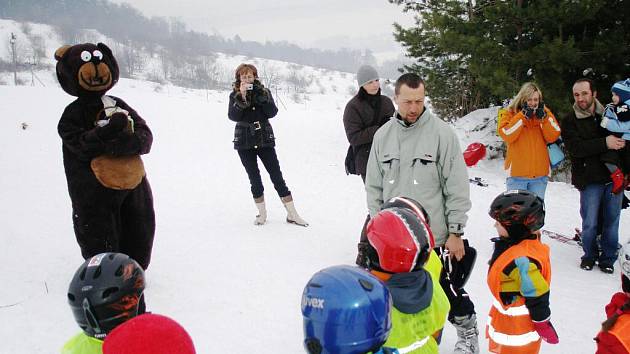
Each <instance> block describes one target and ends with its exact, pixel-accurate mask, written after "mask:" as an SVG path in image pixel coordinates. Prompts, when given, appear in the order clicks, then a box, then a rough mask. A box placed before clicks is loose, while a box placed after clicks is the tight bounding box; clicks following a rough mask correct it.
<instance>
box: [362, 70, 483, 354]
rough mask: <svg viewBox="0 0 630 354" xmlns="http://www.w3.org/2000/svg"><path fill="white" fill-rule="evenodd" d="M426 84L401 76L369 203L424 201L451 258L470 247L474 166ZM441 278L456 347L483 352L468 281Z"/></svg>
mask: <svg viewBox="0 0 630 354" xmlns="http://www.w3.org/2000/svg"><path fill="white" fill-rule="evenodd" d="M424 88H425V86H424V81H423V80H422V79H421V78H420V77H419V76H418V75H416V74H412V73H407V74H403V75H402V76H401V77H400V78H398V80H397V81H396V85H395V96H394V102H395V103H396V105H397V106H398V110H397V111H396V113H395V114H394V116H393V117H392V118H391V119H390V120H389V122H387V123H385V125H383V126H382V127H381V128H380V129H379V130H378V131H377V132H376V134H375V135H374V140H373V142H372V148H371V150H370V156H369V159H368V164H367V175H366V179H365V189H366V193H367V204H368V208H369V211H370V216H372V217H373V216H375V215H376V214H377V213H378V212H379V211H380V210H381V206H382V204H383V202H384V201H386V200H389V199H390V198H392V197H397V196H404V197H408V198H412V199H415V200H417V201H419V202H420V203H421V204H422V205H423V206H424V207H425V208H426V210H427V212H428V214H429V218H430V226H431V230H433V235H434V237H435V245H436V248H440V247H441V248H442V251H443V253H444V254H448V255H449V256H450V258H449V257H441V258H442V260H443V261H444V263H449V264H450V263H451V259H453V258H454V259H453V261H455V262H457V261H461V260H463V259H464V256H465V254H466V249H467V242H464V240H462V236H463V233H464V226H465V225H466V220H467V218H468V217H467V216H466V213H467V212H468V210H470V208H471V201H470V190H469V182H468V172H467V171H466V164H465V162H464V158H463V155H462V151H461V148H460V146H459V141H458V139H457V136H456V135H455V132H454V131H453V130H452V129H451V128H450V127H449V126H448V125H447V124H446V123H445V122H444V121H442V120H440V119H439V118H437V117H436V116H434V115H433V114H432V113H431V111H429V110H428V109H427V108H426V107H425V105H424V97H425V93H424ZM473 263H474V261H473ZM471 267H472V265H471ZM445 269H447V270H448V269H449V267H448V264H445ZM440 283H441V285H442V287H443V288H444V290H445V292H446V293H447V296H448V298H449V301H450V303H451V312H450V313H449V321H450V322H451V323H452V324H453V325H454V326H455V327H456V329H457V334H458V341H457V343H456V346H455V351H454V353H478V352H479V343H478V334H479V331H478V329H477V319H476V315H475V310H474V305H473V303H472V302H471V301H470V298H469V297H468V294H467V293H466V291H465V290H464V289H463V285H462V287H461V288H460V287H454V286H453V284H452V281H451V280H450V278H449V276H448V271H445V272H442V279H441V280H440ZM447 290H449V291H447ZM453 290H454V291H453Z"/></svg>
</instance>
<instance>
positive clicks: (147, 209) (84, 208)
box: [55, 43, 155, 269]
mask: <svg viewBox="0 0 630 354" xmlns="http://www.w3.org/2000/svg"><path fill="white" fill-rule="evenodd" d="M55 59H56V60H57V79H58V80H59V83H60V84H61V87H62V88H63V90H64V91H66V92H67V93H68V94H70V95H72V96H76V97H77V99H76V100H75V101H73V102H72V103H70V104H69V105H68V106H67V107H66V109H65V110H64V112H63V115H62V116H61V119H60V120H59V125H58V127H57V130H58V132H59V136H60V137H61V140H62V142H63V164H64V168H65V172H66V179H67V182H68V192H69V194H70V199H71V200H72V221H73V224H74V232H75V236H76V239H77V242H78V243H79V246H80V247H81V254H82V255H83V257H84V258H85V259H88V258H90V257H92V256H95V255H97V254H99V253H104V252H120V253H124V254H126V255H128V256H130V257H131V258H133V259H134V260H136V261H137V262H138V263H139V264H140V265H141V266H142V268H143V269H146V268H147V267H148V266H149V262H150V260H151V250H152V247H153V236H154V233H155V214H154V211H153V195H152V192H151V187H150V186H149V181H148V180H147V178H146V174H145V171H144V165H143V163H142V160H141V159H140V155H143V154H147V153H149V151H150V150H151V144H152V142H153V135H152V133H151V130H150V129H149V127H148V126H147V124H146V122H145V121H144V119H142V117H140V116H139V115H138V113H136V111H135V110H133V108H131V107H130V106H128V105H127V104H126V103H125V102H124V101H123V100H121V99H120V98H117V97H113V96H107V95H105V92H107V91H108V90H109V89H111V88H112V87H113V86H114V85H115V84H116V82H117V81H118V74H119V70H118V63H117V62H116V59H115V58H114V56H113V55H112V52H111V50H110V49H109V48H108V47H107V46H106V45H105V44H103V43H98V44H92V43H85V44H77V45H74V46H63V47H61V48H59V49H57V51H56V52H55Z"/></svg>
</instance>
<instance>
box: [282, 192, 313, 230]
mask: <svg viewBox="0 0 630 354" xmlns="http://www.w3.org/2000/svg"><path fill="white" fill-rule="evenodd" d="M280 199H282V203H284V207H285V208H286V209H287V222H288V223H289V224H296V225H300V226H304V227H306V226H308V223H307V222H306V220H304V219H302V217H301V216H300V214H298V212H297V210H295V205H294V204H293V197H291V195H287V196H286V197H282V198H280Z"/></svg>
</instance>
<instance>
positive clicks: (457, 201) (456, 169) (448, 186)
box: [439, 127, 472, 233]
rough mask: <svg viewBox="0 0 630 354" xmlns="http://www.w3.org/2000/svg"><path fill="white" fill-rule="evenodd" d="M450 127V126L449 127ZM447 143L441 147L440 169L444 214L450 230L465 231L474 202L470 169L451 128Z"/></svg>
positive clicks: (450, 231)
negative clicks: (471, 193)
mask: <svg viewBox="0 0 630 354" xmlns="http://www.w3.org/2000/svg"><path fill="white" fill-rule="evenodd" d="M449 129H450V127H449ZM449 133H450V134H449V135H448V136H446V137H445V138H446V139H445V140H446V141H445V143H446V144H443V145H442V147H440V150H442V151H440V156H441V157H440V160H439V164H440V166H439V171H440V180H441V183H442V194H443V196H444V214H445V216H446V223H447V225H448V232H449V233H452V232H456V233H457V232H463V228H464V226H466V221H467V220H468V216H467V215H466V213H468V211H469V210H470V208H471V206H472V203H471V201H470V183H469V181H468V171H467V169H466V163H465V162H464V157H463V155H462V151H461V148H460V146H459V141H458V139H457V136H456V135H455V133H454V132H453V131H452V130H451V131H450V132H449Z"/></svg>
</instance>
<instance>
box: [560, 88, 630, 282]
mask: <svg viewBox="0 0 630 354" xmlns="http://www.w3.org/2000/svg"><path fill="white" fill-rule="evenodd" d="M596 97H597V91H593V82H592V81H591V80H588V79H579V80H577V81H576V82H575V84H574V85H573V98H574V99H575V103H574V104H573V112H572V113H570V114H569V115H567V116H566V117H565V118H564V119H563V120H562V121H561V125H562V138H563V140H564V144H565V146H566V148H567V150H568V152H569V157H570V158H571V182H572V183H573V185H574V186H575V188H577V189H578V190H579V191H580V216H581V217H582V248H583V250H584V255H583V256H582V260H581V263H580V267H581V268H582V269H584V270H591V269H593V266H594V265H595V262H597V263H598V264H599V268H600V269H601V270H602V272H605V273H612V272H613V271H614V268H613V267H614V263H615V260H616V258H617V255H616V252H617V241H618V239H619V216H620V213H621V201H622V198H623V193H618V194H615V193H612V180H611V177H610V171H609V170H608V169H607V168H606V166H605V164H604V162H602V159H601V155H602V154H604V153H606V152H608V151H617V152H618V153H617V157H618V158H619V161H616V165H617V166H621V168H622V170H623V172H624V173H628V164H627V161H628V157H630V150H629V149H628V147H626V143H625V141H624V140H623V139H621V138H618V137H616V136H614V135H613V134H611V133H610V132H608V131H607V130H606V129H604V128H602V127H600V122H601V119H602V113H603V112H604V106H603V105H602V104H601V103H600V102H599V101H598V100H597V98H596ZM600 208H601V217H600ZM599 224H601V225H599ZM598 229H600V230H601V254H600V252H599V250H598V247H597V241H596V236H597V234H598Z"/></svg>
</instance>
